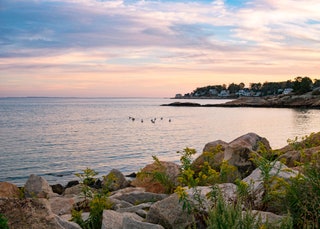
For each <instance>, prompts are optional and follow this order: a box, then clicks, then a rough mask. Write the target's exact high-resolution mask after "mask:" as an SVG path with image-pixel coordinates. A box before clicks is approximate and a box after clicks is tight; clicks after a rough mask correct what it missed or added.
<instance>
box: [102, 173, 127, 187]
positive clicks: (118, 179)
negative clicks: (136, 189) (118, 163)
mask: <svg viewBox="0 0 320 229" xmlns="http://www.w3.org/2000/svg"><path fill="white" fill-rule="evenodd" d="M128 185H129V182H128V181H127V180H126V178H125V176H124V175H123V174H122V173H121V172H120V171H119V170H117V169H112V170H111V171H110V172H109V174H108V175H106V176H104V177H103V181H102V187H105V186H106V188H107V189H108V190H109V191H116V190H119V189H123V188H125V187H127V186H128Z"/></svg>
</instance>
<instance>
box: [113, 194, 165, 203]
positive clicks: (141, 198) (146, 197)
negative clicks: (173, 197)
mask: <svg viewBox="0 0 320 229" xmlns="http://www.w3.org/2000/svg"><path fill="white" fill-rule="evenodd" d="M112 197H113V198H116V199H118V200H123V201H126V202H128V203H131V204H133V205H137V204H141V203H146V202H156V201H159V200H162V199H164V198H166V197H168V195H166V194H157V193H152V192H139V191H138V192H130V193H125V194H122V195H117V196H112Z"/></svg>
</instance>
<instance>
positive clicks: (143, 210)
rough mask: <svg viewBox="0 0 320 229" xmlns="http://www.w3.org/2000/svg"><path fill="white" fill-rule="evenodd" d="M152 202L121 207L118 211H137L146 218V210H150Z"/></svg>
mask: <svg viewBox="0 0 320 229" xmlns="http://www.w3.org/2000/svg"><path fill="white" fill-rule="evenodd" d="M152 204H153V203H142V204H139V205H136V206H131V207H128V208H120V209H118V210H117V212H132V213H136V214H137V215H139V216H141V217H143V218H146V216H147V212H146V210H149V208H150V207H151V205H152Z"/></svg>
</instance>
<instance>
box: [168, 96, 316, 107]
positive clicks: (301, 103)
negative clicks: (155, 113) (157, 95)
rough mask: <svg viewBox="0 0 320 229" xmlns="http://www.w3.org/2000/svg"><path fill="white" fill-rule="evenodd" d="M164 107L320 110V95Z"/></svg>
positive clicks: (255, 98)
mask: <svg viewBox="0 0 320 229" xmlns="http://www.w3.org/2000/svg"><path fill="white" fill-rule="evenodd" d="M163 106H180V107H181V106H184V107H271V108H309V109H320V95H312V94H311V93H307V94H303V95H278V96H266V97H241V98H238V99H235V100H232V101H228V102H226V103H222V104H205V105H201V104H199V103H191V102H173V103H170V104H163Z"/></svg>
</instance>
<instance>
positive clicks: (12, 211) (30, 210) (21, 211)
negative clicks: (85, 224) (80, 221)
mask: <svg viewBox="0 0 320 229" xmlns="http://www.w3.org/2000/svg"><path fill="white" fill-rule="evenodd" d="M0 213H1V214H2V215H4V217H5V218H7V219H8V225H9V228H21V229H27V228H37V229H66V228H68V229H79V226H78V225H76V224H74V223H71V222H68V221H65V220H63V219H61V218H60V217H58V216H57V215H55V214H53V213H52V211H51V209H50V204H49V202H48V200H47V199H44V198H27V199H17V198H0Z"/></svg>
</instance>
